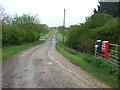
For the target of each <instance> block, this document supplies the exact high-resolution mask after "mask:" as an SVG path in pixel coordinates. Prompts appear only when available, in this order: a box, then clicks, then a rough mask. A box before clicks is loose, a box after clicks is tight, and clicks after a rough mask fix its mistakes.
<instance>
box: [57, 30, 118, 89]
mask: <svg viewBox="0 0 120 90" xmlns="http://www.w3.org/2000/svg"><path fill="white" fill-rule="evenodd" d="M56 37H57V40H59V39H60V37H61V34H60V33H59V32H58V33H57V36H56ZM56 49H57V50H58V51H59V52H60V53H62V54H63V55H64V56H65V57H66V58H68V59H69V60H70V61H71V62H72V63H73V64H76V65H77V66H79V67H81V68H83V69H84V70H86V71H87V72H89V73H91V74H92V75H93V76H95V77H96V78H98V79H99V80H101V81H102V82H104V83H106V84H108V85H109V86H111V87H113V88H117V87H118V79H117V76H118V74H119V71H118V69H115V67H113V66H110V65H109V64H107V63H104V62H103V60H101V59H97V58H95V57H94V56H91V55H86V54H82V53H79V52H77V51H75V50H73V49H70V48H68V47H66V46H64V45H63V44H62V43H61V42H59V41H58V43H57V44H56Z"/></svg>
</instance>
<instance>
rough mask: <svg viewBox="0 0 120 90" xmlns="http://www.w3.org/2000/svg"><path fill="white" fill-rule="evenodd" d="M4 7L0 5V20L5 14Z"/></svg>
mask: <svg viewBox="0 0 120 90" xmlns="http://www.w3.org/2000/svg"><path fill="white" fill-rule="evenodd" d="M4 11H5V9H4V8H3V6H2V5H0V22H1V21H2V19H3V17H4V16H5V12H4Z"/></svg>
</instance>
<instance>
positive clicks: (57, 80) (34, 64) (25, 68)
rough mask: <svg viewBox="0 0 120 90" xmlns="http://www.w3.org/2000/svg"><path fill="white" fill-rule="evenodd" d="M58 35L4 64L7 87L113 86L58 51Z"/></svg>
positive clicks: (4, 86)
mask: <svg viewBox="0 0 120 90" xmlns="http://www.w3.org/2000/svg"><path fill="white" fill-rule="evenodd" d="M55 34H56V31H55V32H54V33H53V34H52V35H51V36H50V38H48V39H47V40H46V42H45V43H43V44H41V45H38V46H35V47H32V48H30V49H27V50H25V51H22V52H20V53H18V54H17V55H15V56H13V57H12V58H11V59H10V60H7V61H6V62H4V63H3V67H2V69H3V73H2V79H3V80H2V86H3V88H109V86H107V85H105V84H104V83H102V82H100V81H99V80H97V79H96V78H94V77H93V76H92V75H90V74H89V73H87V72H86V71H84V70H82V69H81V68H80V67H77V66H75V65H73V64H72V63H71V62H69V60H67V58H65V57H64V56H63V55H61V54H60V53H58V52H57V51H56V49H55V43H56V39H55Z"/></svg>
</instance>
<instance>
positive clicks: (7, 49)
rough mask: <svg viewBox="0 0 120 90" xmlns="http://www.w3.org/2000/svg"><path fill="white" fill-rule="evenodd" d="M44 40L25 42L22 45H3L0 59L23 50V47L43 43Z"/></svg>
mask: <svg viewBox="0 0 120 90" xmlns="http://www.w3.org/2000/svg"><path fill="white" fill-rule="evenodd" d="M43 42H44V40H39V41H35V42H31V43H26V44H22V45H9V46H4V47H3V48H2V61H4V60H7V59H9V58H10V57H11V56H13V55H15V54H16V53H18V52H20V51H23V50H25V49H28V48H31V47H33V46H36V45H39V44H41V43H43Z"/></svg>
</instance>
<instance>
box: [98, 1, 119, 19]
mask: <svg viewBox="0 0 120 90" xmlns="http://www.w3.org/2000/svg"><path fill="white" fill-rule="evenodd" d="M99 3H100V6H98V12H100V13H108V14H110V15H112V16H114V17H118V14H119V12H118V7H119V6H118V4H119V2H99Z"/></svg>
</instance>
